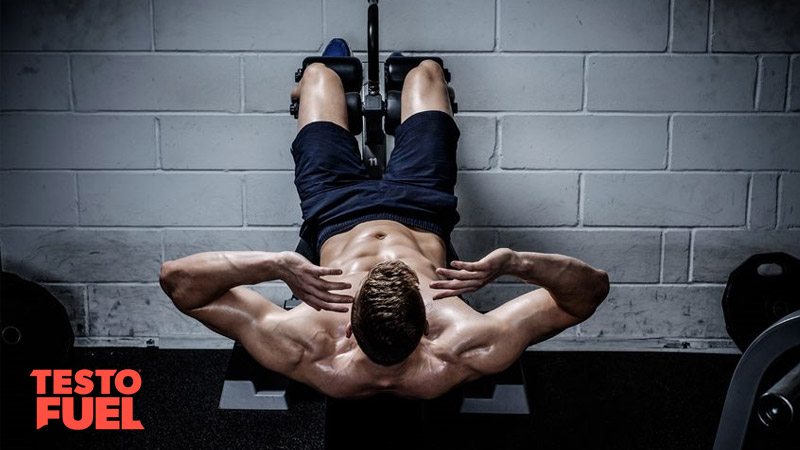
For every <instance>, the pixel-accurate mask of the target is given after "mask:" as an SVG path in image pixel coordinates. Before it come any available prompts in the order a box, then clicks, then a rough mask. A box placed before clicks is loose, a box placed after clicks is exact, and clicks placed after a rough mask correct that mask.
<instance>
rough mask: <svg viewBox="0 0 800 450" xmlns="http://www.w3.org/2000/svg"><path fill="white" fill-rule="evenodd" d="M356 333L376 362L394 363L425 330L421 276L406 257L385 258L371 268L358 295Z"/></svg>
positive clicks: (354, 319)
mask: <svg viewBox="0 0 800 450" xmlns="http://www.w3.org/2000/svg"><path fill="white" fill-rule="evenodd" d="M351 322H352V325H351V326H352V328H353V335H355V337H356V342H358V346H359V347H361V350H362V351H363V352H364V353H365V354H366V355H367V356H368V357H369V359H371V360H372V361H373V362H375V363H377V364H380V365H383V366H391V365H394V364H397V363H399V362H401V361H403V360H404V359H406V358H408V355H410V354H411V353H412V352H413V351H414V349H415V348H417V344H419V341H420V339H422V334H423V333H424V331H425V304H424V303H423V301H422V295H421V294H420V293H419V278H417V275H416V274H415V273H414V271H413V270H411V268H410V267H408V266H407V265H406V264H405V263H404V262H403V261H399V260H395V261H386V262H382V263H380V264H377V265H376V266H375V267H374V268H373V269H372V271H370V273H369V275H367V278H366V279H365V280H364V284H363V285H362V287H361V290H360V291H359V292H358V294H357V295H356V297H355V301H354V302H353V307H352V316H351Z"/></svg>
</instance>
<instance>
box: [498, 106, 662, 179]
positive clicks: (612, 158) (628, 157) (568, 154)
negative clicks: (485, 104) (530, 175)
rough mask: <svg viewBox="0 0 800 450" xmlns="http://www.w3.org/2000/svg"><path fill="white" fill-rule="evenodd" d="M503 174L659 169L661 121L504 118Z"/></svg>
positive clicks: (653, 118)
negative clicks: (513, 171)
mask: <svg viewBox="0 0 800 450" xmlns="http://www.w3.org/2000/svg"><path fill="white" fill-rule="evenodd" d="M502 132H503V157H502V161H501V164H500V165H501V167H503V168H510V169H515V168H537V169H661V168H664V167H665V165H666V158H667V117H666V116H663V117H658V116H575V115H548V116H540V115H536V116H507V117H504V118H503V126H502Z"/></svg>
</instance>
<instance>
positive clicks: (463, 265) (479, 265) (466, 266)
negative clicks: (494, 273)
mask: <svg viewBox="0 0 800 450" xmlns="http://www.w3.org/2000/svg"><path fill="white" fill-rule="evenodd" d="M450 265H451V266H453V267H455V268H456V269H463V270H469V271H471V272H480V271H483V270H486V263H484V262H482V261H477V262H466V261H452V262H451V263H450Z"/></svg>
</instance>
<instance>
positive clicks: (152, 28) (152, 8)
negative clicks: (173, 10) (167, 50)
mask: <svg viewBox="0 0 800 450" xmlns="http://www.w3.org/2000/svg"><path fill="white" fill-rule="evenodd" d="M154 2H155V0H150V51H151V52H155V51H156V13H155V5H154Z"/></svg>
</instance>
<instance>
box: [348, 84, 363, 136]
mask: <svg viewBox="0 0 800 450" xmlns="http://www.w3.org/2000/svg"><path fill="white" fill-rule="evenodd" d="M345 97H346V100H347V124H348V126H349V127H350V133H352V134H361V131H362V130H363V129H364V112H363V110H362V109H361V94H359V93H358V92H347V93H345Z"/></svg>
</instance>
